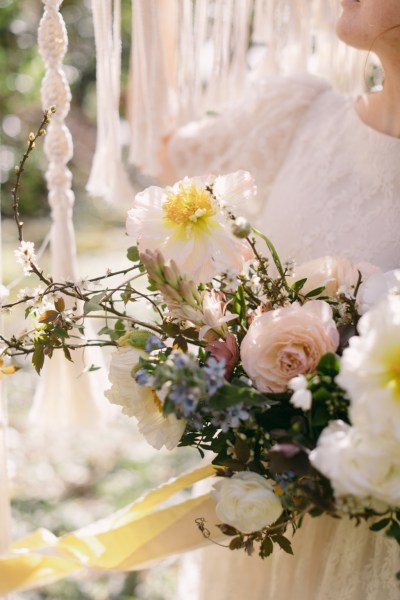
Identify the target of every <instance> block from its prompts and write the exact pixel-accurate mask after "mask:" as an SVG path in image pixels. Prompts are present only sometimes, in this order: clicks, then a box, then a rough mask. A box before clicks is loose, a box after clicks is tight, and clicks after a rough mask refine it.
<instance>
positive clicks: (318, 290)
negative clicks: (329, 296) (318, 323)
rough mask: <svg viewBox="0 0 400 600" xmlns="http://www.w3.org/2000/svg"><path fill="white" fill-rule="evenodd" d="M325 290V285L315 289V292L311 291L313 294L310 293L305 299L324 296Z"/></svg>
mask: <svg viewBox="0 0 400 600" xmlns="http://www.w3.org/2000/svg"><path fill="white" fill-rule="evenodd" d="M324 289H325V286H324V285H323V286H321V287H319V288H315V290H311V292H308V294H306V295H305V296H304V297H305V298H315V296H319V295H320V294H322V292H323V291H324Z"/></svg>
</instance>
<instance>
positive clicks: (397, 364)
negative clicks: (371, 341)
mask: <svg viewBox="0 0 400 600" xmlns="http://www.w3.org/2000/svg"><path fill="white" fill-rule="evenodd" d="M385 363H386V369H385V374H384V383H385V385H386V387H387V388H389V389H390V390H391V391H392V392H393V394H394V395H395V396H397V399H398V400H399V401H400V347H398V348H395V349H393V350H392V351H391V352H390V353H389V354H388V355H387V356H386V357H385Z"/></svg>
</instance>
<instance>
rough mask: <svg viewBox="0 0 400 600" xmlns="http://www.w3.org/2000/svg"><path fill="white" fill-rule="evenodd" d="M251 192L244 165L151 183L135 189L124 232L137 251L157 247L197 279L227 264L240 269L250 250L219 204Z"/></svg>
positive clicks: (209, 276)
mask: <svg viewBox="0 0 400 600" xmlns="http://www.w3.org/2000/svg"><path fill="white" fill-rule="evenodd" d="M214 188H215V191H214V193H211V191H210V189H213V190H214ZM253 194H254V181H253V179H252V177H251V176H250V175H249V173H247V172H246V171H238V172H236V173H230V174H229V175H224V176H219V177H215V176H214V175H208V176H205V177H194V178H191V179H189V178H188V177H186V178H185V179H183V180H182V181H178V182H177V183H176V184H175V185H174V186H172V187H167V188H160V187H156V186H151V187H149V188H147V189H146V190H144V191H143V192H141V193H139V194H137V195H136V197H135V201H134V203H133V207H132V208H131V209H130V210H129V211H128V217H127V222H126V227H127V232H128V234H129V235H131V236H133V237H135V238H136V240H137V244H138V247H139V250H140V252H145V251H146V250H151V251H154V250H159V251H160V252H161V253H162V255H163V256H164V258H165V260H166V261H169V260H174V261H175V263H176V265H177V267H178V269H179V270H180V271H181V273H184V274H190V279H191V280H193V281H195V283H200V282H202V283H207V282H209V281H211V279H212V278H213V277H214V276H215V275H218V274H220V273H222V272H224V271H226V270H231V271H234V272H235V273H241V272H242V271H243V269H244V266H245V263H246V262H247V261H248V260H250V259H251V258H253V252H252V250H251V248H250V246H249V244H248V243H247V242H246V241H245V240H240V239H239V238H237V237H235V236H234V235H233V232H232V228H231V222H230V221H229V220H228V219H227V218H226V216H225V214H224V212H223V210H222V206H223V205H225V204H231V202H232V200H233V201H234V202H237V200H238V197H241V198H242V201H244V202H246V201H247V199H248V197H249V196H252V195H253Z"/></svg>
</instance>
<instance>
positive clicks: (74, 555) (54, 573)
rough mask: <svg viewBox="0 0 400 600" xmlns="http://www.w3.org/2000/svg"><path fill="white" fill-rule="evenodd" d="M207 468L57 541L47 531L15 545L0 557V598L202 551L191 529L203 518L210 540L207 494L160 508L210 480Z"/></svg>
mask: <svg viewBox="0 0 400 600" xmlns="http://www.w3.org/2000/svg"><path fill="white" fill-rule="evenodd" d="M215 473H216V470H215V467H213V466H212V465H206V466H203V467H200V468H198V469H195V470H194V471H191V472H190V473H187V474H185V475H182V476H181V477H178V478H177V479H173V480H171V481H170V482H168V483H166V484H164V485H163V486H161V487H159V488H157V489H155V490H153V491H151V492H149V493H148V494H147V495H146V496H144V497H143V498H141V499H139V500H137V501H136V502H134V503H133V504H130V505H128V506H127V507H125V508H124V509H122V510H120V511H118V512H116V513H114V514H112V515H110V516H109V517H107V518H105V519H102V520H101V521H97V522H95V523H93V524H91V525H89V526H87V527H84V528H82V529H78V530H77V531H75V532H73V533H68V534H66V535H63V536H62V537H60V538H57V537H56V536H55V535H53V534H52V533H51V532H49V531H48V530H46V529H38V530H37V531H35V532H34V533H31V534H30V535H28V536H26V537H24V538H23V539H21V540H19V541H18V542H16V543H14V544H13V545H12V546H11V548H10V550H9V552H8V553H7V554H5V555H2V556H0V595H3V594H9V593H11V592H17V591H26V590H29V589H34V588H35V587H39V586H43V585H48V584H50V583H53V582H55V581H58V580H60V579H63V578H64V577H67V576H68V575H71V574H72V573H76V572H77V571H79V570H81V569H83V568H86V569H90V568H94V569H102V570H105V571H134V570H138V569H142V568H145V567H148V566H150V565H151V564H152V563H154V562H155V561H157V560H159V559H161V558H164V557H167V556H170V555H172V554H177V553H180V552H183V551H185V550H191V549H194V548H199V547H201V546H203V545H205V543H207V542H206V540H205V539H204V538H203V537H202V535H201V533H200V532H199V530H198V528H197V527H196V524H195V519H196V518H198V517H204V518H205V519H206V521H207V527H208V528H209V529H211V533H212V535H215V537H220V535H221V534H220V532H219V530H217V529H215V530H213V527H212V526H210V527H209V524H212V523H214V521H215V520H216V516H215V504H214V501H213V500H212V498H211V496H210V494H209V493H207V494H204V495H202V496H199V497H197V498H196V497H190V498H189V499H188V500H184V501H182V502H179V503H178V504H173V505H171V506H167V507H165V506H162V505H164V504H165V503H166V502H167V501H169V500H170V499H171V498H172V497H173V496H174V495H175V494H176V493H178V492H180V491H182V490H184V489H185V488H188V487H190V486H191V485H193V484H194V483H196V482H198V481H201V480H203V479H206V478H207V477H210V476H211V475H215Z"/></svg>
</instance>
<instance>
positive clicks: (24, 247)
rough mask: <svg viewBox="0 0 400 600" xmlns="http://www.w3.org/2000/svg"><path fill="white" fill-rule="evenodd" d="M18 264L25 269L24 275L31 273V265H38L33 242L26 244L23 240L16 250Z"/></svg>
mask: <svg viewBox="0 0 400 600" xmlns="http://www.w3.org/2000/svg"><path fill="white" fill-rule="evenodd" d="M14 254H15V257H16V259H17V263H18V264H20V265H22V266H23V268H24V274H25V275H29V274H30V273H31V265H30V263H33V264H36V255H35V245H34V243H33V242H25V241H24V240H22V242H21V245H20V247H19V248H18V249H17V250H14Z"/></svg>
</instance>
